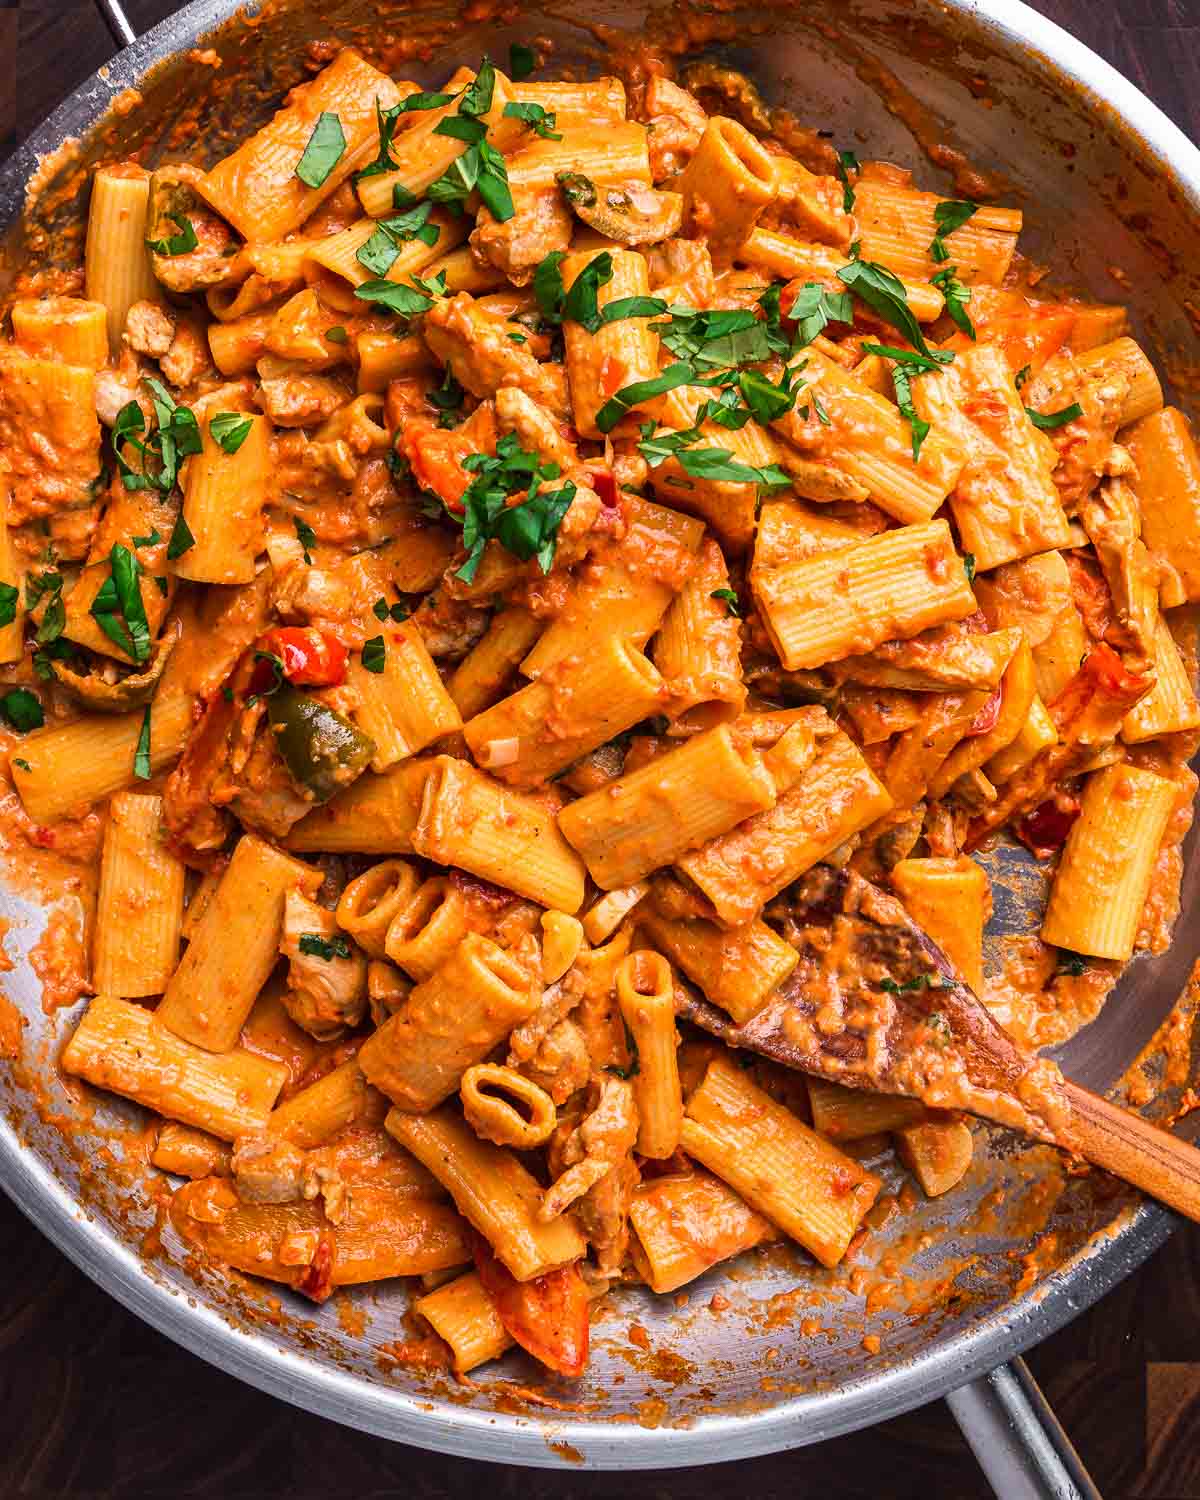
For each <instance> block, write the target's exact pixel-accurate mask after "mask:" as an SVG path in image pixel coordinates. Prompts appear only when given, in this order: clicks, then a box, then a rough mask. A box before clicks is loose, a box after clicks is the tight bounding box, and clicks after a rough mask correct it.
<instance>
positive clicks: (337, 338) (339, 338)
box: [324, 323, 350, 344]
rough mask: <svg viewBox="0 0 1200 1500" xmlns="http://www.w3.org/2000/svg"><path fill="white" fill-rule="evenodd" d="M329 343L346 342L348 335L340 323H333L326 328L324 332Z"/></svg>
mask: <svg viewBox="0 0 1200 1500" xmlns="http://www.w3.org/2000/svg"><path fill="white" fill-rule="evenodd" d="M324 336H325V338H327V339H328V340H329V342H330V343H331V344H348V343H349V342H350V335H349V334H348V333H347V332H346V330H345V329H344V328H343V327H342V325H341V324H340V323H335V324H334V325H333V327H332V328H327V329H326V330H325V334H324Z"/></svg>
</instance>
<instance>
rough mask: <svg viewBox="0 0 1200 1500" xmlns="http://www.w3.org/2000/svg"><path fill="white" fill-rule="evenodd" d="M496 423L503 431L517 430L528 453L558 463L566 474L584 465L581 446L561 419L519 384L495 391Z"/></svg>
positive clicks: (544, 461)
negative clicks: (580, 451) (570, 434)
mask: <svg viewBox="0 0 1200 1500" xmlns="http://www.w3.org/2000/svg"><path fill="white" fill-rule="evenodd" d="M496 426H497V427H498V428H499V429H500V431H501V432H515V433H516V435H517V437H518V439H519V440H520V443H521V447H522V448H524V449H525V451H526V453H536V454H537V456H538V457H539V458H540V459H541V460H542V462H543V463H547V464H557V465H558V467H559V468H560V469H561V470H562V472H563V473H564V474H570V472H571V470H572V469H578V468H582V464H581V463H580V460H579V449H578V448H576V446H575V444H574V443H573V442H571V440H570V439H569V438H568V437H567V435H566V433H565V431H564V429H563V423H562V419H561V418H560V417H556V416H555V414H554V413H553V412H552V411H551V410H550V409H549V408H548V407H546V406H543V405H542V403H541V402H540V401H535V400H534V399H533V397H532V396H530V395H528V394H527V393H526V392H525V391H523V390H520V389H519V388H518V387H517V386H506V387H505V388H504V389H503V390H501V391H497V392H496Z"/></svg>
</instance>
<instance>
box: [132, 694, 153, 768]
mask: <svg viewBox="0 0 1200 1500" xmlns="http://www.w3.org/2000/svg"><path fill="white" fill-rule="evenodd" d="M133 774H134V775H135V776H136V777H137V779H138V780H139V781H149V780H150V775H151V766H150V705H149V704H148V703H147V704H146V712H145V713H144V714H143V715H142V727H141V729H140V730H139V731H138V742H137V749H136V750H134V752H133Z"/></svg>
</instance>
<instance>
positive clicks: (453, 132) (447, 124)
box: [433, 115, 487, 146]
mask: <svg viewBox="0 0 1200 1500" xmlns="http://www.w3.org/2000/svg"><path fill="white" fill-rule="evenodd" d="M433 133H434V135H448V136H450V137H452V138H453V139H454V140H456V141H466V142H467V144H468V145H469V146H475V145H478V144H479V142H480V141H481V140H483V138H484V136H485V135H486V134H487V126H486V125H485V124H484V123H483V121H482V120H476V119H473V118H472V117H471V116H470V115H447V116H446V118H445V119H444V120H439V121H438V123H437V124H436V125H435V126H434V127H433Z"/></svg>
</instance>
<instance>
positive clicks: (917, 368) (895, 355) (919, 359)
mask: <svg viewBox="0 0 1200 1500" xmlns="http://www.w3.org/2000/svg"><path fill="white" fill-rule="evenodd" d="M862 351H863V353H864V354H880V355H882V356H883V357H884V358H885V359H894V360H895V361H896V362H897V363H898V364H902V365H909V366H911V367H912V371H913V373H914V374H917V375H924V374H927V373H928V372H929V371H931V370H940V369H941V367H942V366H943V365H948V364H950V362H951V361H952V360H953V358H954V355H953V354H952V353H951V352H950V350H949V349H931V350H930V351H929V353H928V354H918V353H917V352H916V350H915V349H897V348H894V347H893V346H892V345H891V344H869V343H867V342H866V341H865V340H864V342H863V345H862Z"/></svg>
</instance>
